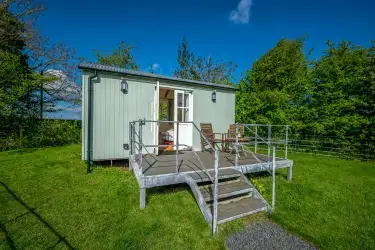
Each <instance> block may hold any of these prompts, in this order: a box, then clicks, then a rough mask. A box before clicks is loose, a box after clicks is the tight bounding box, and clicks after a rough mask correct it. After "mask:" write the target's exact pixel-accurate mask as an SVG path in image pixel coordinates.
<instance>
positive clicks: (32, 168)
mask: <svg viewBox="0 0 375 250" xmlns="http://www.w3.org/2000/svg"><path fill="white" fill-rule="evenodd" d="M80 152H81V149H80V145H72V146H67V147H60V148H46V149H36V150H25V151H10V152H1V153H0V162H1V165H0V249H11V248H17V249H18V248H21V249H28V248H29V249H35V248H44V249H46V248H52V247H54V248H57V249H66V248H68V247H69V246H71V247H73V248H80V249H114V248H130V249H131V248H133V249H162V248H164V249H171V248H173V249H220V248H221V249H224V248H225V244H224V240H225V237H226V236H228V235H229V234H230V233H233V232H235V231H238V230H240V229H241V228H243V227H244V225H246V223H249V222H251V221H252V220H260V219H265V216H264V215H257V216H252V217H251V216H250V217H248V218H245V219H241V220H236V221H233V222H230V223H227V224H224V225H220V226H219V235H218V236H216V237H213V236H212V235H211V230H210V228H209V226H208V225H207V223H206V221H205V220H204V218H203V216H202V215H201V213H200V210H199V208H198V206H197V205H196V202H195V200H194V197H193V196H192V194H191V193H190V191H189V189H188V187H187V186H184V185H180V186H174V187H170V188H155V189H151V190H148V200H147V207H146V209H144V210H140V209H139V201H138V184H137V182H136V180H135V178H134V176H133V174H132V173H131V172H129V171H128V170H127V169H126V168H120V167H97V168H95V169H94V171H93V173H91V174H89V175H86V174H85V173H86V172H85V164H84V163H83V162H82V161H81V160H80ZM290 158H291V159H293V160H294V161H295V168H294V171H293V174H294V176H293V177H294V179H293V181H292V182H288V181H286V180H285V175H286V170H282V171H279V172H278V176H277V189H276V191H277V198H276V212H275V214H274V215H273V216H272V219H274V220H275V221H276V222H277V223H278V224H280V225H282V226H284V227H285V228H287V229H288V230H289V231H291V232H294V233H296V234H297V235H300V236H301V237H302V238H303V239H305V240H307V241H310V242H312V243H313V244H315V245H316V246H318V247H319V248H325V249H330V248H344V249H369V248H374V247H375V192H374V190H375V164H374V163H364V162H360V161H354V160H353V161H346V160H339V159H334V158H328V157H317V156H310V155H305V154H290ZM252 180H253V181H254V182H255V183H256V185H257V186H259V188H260V190H261V192H262V193H263V194H264V195H265V196H266V197H267V198H268V199H269V198H270V190H271V182H270V181H271V177H270V176H269V175H261V176H259V175H258V176H252Z"/></svg>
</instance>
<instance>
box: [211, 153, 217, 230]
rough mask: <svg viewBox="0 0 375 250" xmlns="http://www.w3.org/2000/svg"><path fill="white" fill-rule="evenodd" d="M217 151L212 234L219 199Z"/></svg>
mask: <svg viewBox="0 0 375 250" xmlns="http://www.w3.org/2000/svg"><path fill="white" fill-rule="evenodd" d="M218 176H219V150H215V177H214V212H213V216H212V234H213V235H215V234H216V233H217V212H218V211H217V210H218V209H217V207H218V197H219V180H218V178H219V177H218Z"/></svg>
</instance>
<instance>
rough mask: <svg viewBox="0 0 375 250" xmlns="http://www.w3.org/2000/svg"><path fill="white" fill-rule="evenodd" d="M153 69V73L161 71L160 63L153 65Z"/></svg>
mask: <svg viewBox="0 0 375 250" xmlns="http://www.w3.org/2000/svg"><path fill="white" fill-rule="evenodd" d="M151 69H152V70H153V71H158V70H159V69H160V65H159V64H158V63H154V64H152V65H151Z"/></svg>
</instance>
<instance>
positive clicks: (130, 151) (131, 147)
mask: <svg viewBox="0 0 375 250" xmlns="http://www.w3.org/2000/svg"><path fill="white" fill-rule="evenodd" d="M131 126H132V123H131V122H129V170H132V164H131V157H132V149H133V141H132V127H131Z"/></svg>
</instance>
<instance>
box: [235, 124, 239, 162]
mask: <svg viewBox="0 0 375 250" xmlns="http://www.w3.org/2000/svg"><path fill="white" fill-rule="evenodd" d="M235 165H236V167H237V166H238V123H236V160H235Z"/></svg>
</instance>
